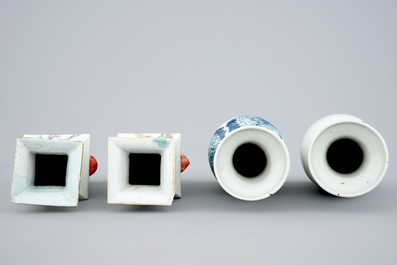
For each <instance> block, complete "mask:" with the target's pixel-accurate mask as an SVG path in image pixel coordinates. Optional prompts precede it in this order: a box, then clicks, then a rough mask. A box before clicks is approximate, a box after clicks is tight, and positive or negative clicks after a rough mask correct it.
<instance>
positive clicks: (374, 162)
mask: <svg viewBox="0 0 397 265" xmlns="http://www.w3.org/2000/svg"><path fill="white" fill-rule="evenodd" d="M388 157H389V156H388V150H387V146H386V143H385V141H384V140H383V138H382V136H381V135H380V134H379V132H377V131H376V130H375V129H374V128H373V127H371V126H370V125H368V124H367V123H366V122H364V121H363V120H361V119H359V118H357V117H354V116H351V115H346V114H334V115H330V116H326V117H323V118H322V119H320V120H318V121H316V122H315V123H314V124H313V125H312V126H311V127H310V128H309V129H308V130H307V132H306V134H305V135H304V137H303V141H302V146H301V161H302V165H303V168H304V170H305V172H306V174H307V176H308V177H309V179H310V180H311V181H312V182H313V183H315V184H316V185H318V186H319V187H320V188H322V189H323V190H325V191H326V192H328V193H330V194H333V195H335V196H339V197H356V196H360V195H363V194H366V193H368V192H370V191H371V190H373V189H374V188H375V187H376V186H377V185H379V183H380V182H381V181H382V179H383V177H384V176H385V174H386V171H387V167H388V164H389V158H388Z"/></svg>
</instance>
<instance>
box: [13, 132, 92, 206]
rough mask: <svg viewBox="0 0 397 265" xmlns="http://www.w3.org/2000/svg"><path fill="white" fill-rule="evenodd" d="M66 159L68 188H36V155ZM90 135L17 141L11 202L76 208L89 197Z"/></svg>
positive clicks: (49, 135)
mask: <svg viewBox="0 0 397 265" xmlns="http://www.w3.org/2000/svg"><path fill="white" fill-rule="evenodd" d="M36 154H40V155H67V156H68V161H67V165H66V166H67V170H66V177H65V179H66V185H65V186H64V187H63V186H36V185H34V179H35V155H36ZM89 164H90V135H89V134H59V135H53V134H40V135H33V134H29V135H24V136H23V137H19V138H17V144H16V151H15V161H14V173H13V180H12V188H11V201H12V202H14V203H21V204H35V205H48V206H66V207H73V206H77V205H78V201H79V199H88V196H89Z"/></svg>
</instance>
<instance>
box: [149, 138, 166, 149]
mask: <svg viewBox="0 0 397 265" xmlns="http://www.w3.org/2000/svg"><path fill="white" fill-rule="evenodd" d="M153 142H155V143H156V144H157V145H158V146H159V147H161V148H166V147H167V146H168V144H169V141H168V140H167V139H164V138H154V139H153Z"/></svg>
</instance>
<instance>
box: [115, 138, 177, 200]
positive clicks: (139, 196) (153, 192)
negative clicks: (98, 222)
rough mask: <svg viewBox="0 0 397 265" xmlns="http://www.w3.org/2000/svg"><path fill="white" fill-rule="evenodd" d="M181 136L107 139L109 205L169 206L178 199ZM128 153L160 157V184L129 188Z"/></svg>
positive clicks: (130, 186) (131, 186)
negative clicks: (157, 155)
mask: <svg viewBox="0 0 397 265" xmlns="http://www.w3.org/2000/svg"><path fill="white" fill-rule="evenodd" d="M180 144H181V135H180V134H178V133H119V134H118V135H117V137H110V138H109V145H108V148H109V150H108V203H109V204H130V205H162V206H170V205H171V204H172V201H173V199H174V197H176V198H179V197H181V181H180V174H181V150H180ZM130 153H138V154H159V155H161V165H160V183H161V184H160V185H159V186H153V185H131V184H129V183H128V178H129V172H128V169H129V158H128V155H129V154H130Z"/></svg>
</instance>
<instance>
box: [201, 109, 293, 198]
mask: <svg viewBox="0 0 397 265" xmlns="http://www.w3.org/2000/svg"><path fill="white" fill-rule="evenodd" d="M245 143H251V144H254V145H256V146H258V147H259V148H260V149H262V150H263V152H264V153H265V156H266V157H267V166H266V167H265V169H264V170H263V171H262V173H260V174H259V175H257V176H256V177H254V178H247V177H244V176H242V175H240V174H239V173H238V172H237V171H236V169H235V167H234V164H233V162H232V160H233V159H232V157H233V154H234V152H235V151H236V149H237V148H238V147H239V146H241V145H243V144H245ZM208 160H209V164H210V167H211V170H212V172H213V174H214V176H215V178H217V180H218V182H219V184H220V185H221V186H222V188H223V189H224V190H225V191H226V192H228V193H229V194H230V195H232V196H234V197H236V198H238V199H242V200H249V201H253V200H260V199H264V198H267V197H269V196H272V195H273V194H274V193H275V192H277V190H279V189H280V188H281V186H282V185H283V184H284V182H285V180H286V178H287V175H288V172H289V165H290V160H289V154H288V150H287V147H286V145H285V143H284V139H283V137H282V136H281V133H280V132H279V130H278V129H277V128H276V127H275V126H274V125H272V124H271V123H270V122H268V121H266V120H265V119H262V118H259V117H256V116H246V115H245V116H238V117H235V118H232V119H230V120H228V121H226V122H225V123H223V124H222V125H221V126H220V127H219V128H218V129H217V130H216V131H215V133H214V135H213V136H212V138H211V141H210V145H209V149H208Z"/></svg>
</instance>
